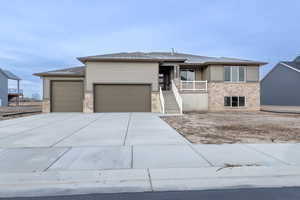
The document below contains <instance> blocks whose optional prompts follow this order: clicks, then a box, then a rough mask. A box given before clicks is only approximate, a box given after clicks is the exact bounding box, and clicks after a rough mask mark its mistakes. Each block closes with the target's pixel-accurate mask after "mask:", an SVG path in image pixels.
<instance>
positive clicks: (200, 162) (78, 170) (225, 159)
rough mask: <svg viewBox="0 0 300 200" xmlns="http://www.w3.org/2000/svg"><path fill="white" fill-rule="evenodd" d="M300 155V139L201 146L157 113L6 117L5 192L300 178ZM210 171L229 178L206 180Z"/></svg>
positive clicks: (2, 128)
mask: <svg viewBox="0 0 300 200" xmlns="http://www.w3.org/2000/svg"><path fill="white" fill-rule="evenodd" d="M298 155H300V144H234V145H229V144H227V145H193V144H191V143H190V142H188V141H187V140H186V139H185V138H183V137H182V136H181V135H180V134H179V133H178V132H176V131H175V130H174V129H173V128H171V127H170V126H169V125H168V124H166V123H165V122H164V121H163V120H161V119H160V118H159V116H158V115H157V114H152V113H93V114H83V113H51V114H41V115H34V116H30V117H24V118H18V119H12V120H6V121H0V186H1V187H0V188H2V189H0V196H1V195H2V196H6V195H8V196H10V195H12V194H16V187H12V185H14V186H15V185H20V186H21V187H20V188H19V189H20V191H21V192H20V193H19V194H24V187H29V189H33V188H34V189H36V190H38V191H42V190H41V188H40V187H42V186H43V187H45V188H46V189H49V188H48V187H50V186H49V184H50V185H51V184H52V186H51V188H52V187H53V184H54V185H55V188H56V187H58V186H57V183H58V182H59V184H61V185H60V187H61V188H60V189H62V190H61V192H64V191H66V189H68V190H70V191H71V189H74V191H76V192H79V191H80V190H79V188H78V187H79V186H78V184H79V183H87V182H88V183H89V184H88V185H84V187H88V188H90V187H92V188H94V189H95V188H97V192H101V191H103V192H130V191H154V190H155V191H166V190H178V189H199V188H203V187H204V186H205V187H204V188H206V189H208V188H213V187H212V185H213V186H215V185H216V184H217V185H218V186H224V184H225V185H226V186H233V185H235V184H241V183H243V184H245V185H247V184H253V179H251V181H252V182H251V181H250V182H249V180H250V179H249V180H248V179H243V180H246V182H245V181H244V182H237V179H235V181H234V182H231V181H229V182H228V180H226V179H224V177H225V178H228V177H230V176H233V177H242V178H244V177H245V176H254V177H259V176H261V175H262V174H263V173H266V174H268V175H269V176H271V175H274V176H276V177H278V176H283V175H286V172H288V173H289V174H288V176H295V175H298V174H299V176H300V170H299V165H300V158H299V156H298ZM228 165H230V166H237V167H238V168H237V169H234V170H233V171H228V169H226V168H225V169H223V167H225V166H228ZM241 166H243V167H246V168H243V167H242V168H241ZM261 167H262V168H261ZM266 167H267V168H266ZM268 167H270V168H268ZM290 167H292V168H290ZM230 169H231V168H230ZM251 170H254V171H251ZM209 176H211V177H213V178H215V179H218V178H219V176H224V177H223V179H222V181H223V182H222V181H220V180H216V181H213V183H212V182H210V181H206V182H205V184H204V183H203V181H201V180H203V178H207V177H209ZM211 180H212V179H211ZM225 180H226V181H225ZM298 180H300V179H297V181H298ZM199 181H200V182H199ZM224 181H225V182H224ZM247 181H248V182H247ZM62 182H63V183H62ZM66 182H67V183H68V184H66ZM41 183H43V184H42V185H40V184H41ZM46 183H47V184H46ZM70 183H72V184H71V185H70ZM73 183H74V184H75V185H73ZM266 183H268V184H269V183H274V181H267V182H266ZM278 183H279V182H278ZM289 183H294V182H289ZM297 183H298V182H297ZM207 184H208V185H209V186H210V187H209V186H208V185H207ZM260 184H261V183H260ZM191 185H192V186H191ZM299 185H300V183H299ZM264 186H265V185H264ZM45 188H43V189H45ZM80 188H81V186H80ZM99 188H102V189H103V188H104V189H103V190H101V191H99ZM116 188H117V189H116ZM27 189H28V188H27ZM52 189H53V188H52ZM56 189H57V188H56ZM43 191H45V190H43ZM93 191H94V190H93ZM52 192H54V191H52ZM85 192H86V191H85ZM54 193H57V190H55V192H54ZM30 194H31V195H32V193H30ZM46 194H50V193H49V191H48V193H46ZM62 194H64V193H62Z"/></svg>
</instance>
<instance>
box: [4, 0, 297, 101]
mask: <svg viewBox="0 0 300 200" xmlns="http://www.w3.org/2000/svg"><path fill="white" fill-rule="evenodd" d="M0 3H1V4H0V6H1V12H0V27H1V31H0V67H1V68H5V69H8V70H11V71H12V72H14V73H15V74H17V75H19V76H20V77H22V78H23V79H24V80H23V81H22V87H23V89H24V92H25V94H26V95H27V96H31V94H32V93H37V92H40V91H41V81H40V79H39V78H38V77H34V76H32V74H33V73H35V72H42V71H47V70H52V69H59V68H64V67H70V66H77V65H80V62H79V61H77V60H76V57H79V56H86V55H95V54H103V53H113V52H121V51H122V52H124V51H170V49H171V48H175V49H176V51H179V52H186V53H193V54H199V55H205V56H228V57H237V58H245V59H254V60H259V61H265V62H268V63H270V64H269V65H267V66H265V67H263V68H262V69H261V77H262V76H263V75H264V74H265V73H266V72H267V71H268V70H270V69H271V68H272V67H273V66H274V65H275V64H276V63H277V62H278V61H280V60H291V59H293V58H294V57H295V56H297V55H299V54H300V37H299V33H300V26H299V19H300V12H299V8H300V1H298V0H286V1H274V0H272V1H271V0H264V1H262V0H243V1H240V0H226V1H223V0H191V1H189V0H184V1H175V0H173V1H171V0H164V1H161V0H151V1H143V0H136V1H134V0H123V1H122V0H120V1H114V0H110V1H100V0H85V1H84V0H81V1H79V0H78V1H71V0H70V1H68V0H59V1H58V0H57V1H55V0H49V1H46V0H43V1H41V0H36V1H35V0H26V1H21V0H16V1H14V0H10V1H4V0H3V1H2V0H1V2H0Z"/></svg>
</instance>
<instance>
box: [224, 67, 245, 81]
mask: <svg viewBox="0 0 300 200" xmlns="http://www.w3.org/2000/svg"><path fill="white" fill-rule="evenodd" d="M245 71H246V68H245V67H244V66H225V67H224V81H226V82H244V81H245Z"/></svg>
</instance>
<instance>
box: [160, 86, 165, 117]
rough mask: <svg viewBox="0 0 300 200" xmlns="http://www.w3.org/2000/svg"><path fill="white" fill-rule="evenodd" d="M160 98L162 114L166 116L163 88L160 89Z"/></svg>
mask: <svg viewBox="0 0 300 200" xmlns="http://www.w3.org/2000/svg"><path fill="white" fill-rule="evenodd" d="M159 98H160V104H161V110H162V113H163V114H165V99H164V95H163V93H162V89H161V87H159Z"/></svg>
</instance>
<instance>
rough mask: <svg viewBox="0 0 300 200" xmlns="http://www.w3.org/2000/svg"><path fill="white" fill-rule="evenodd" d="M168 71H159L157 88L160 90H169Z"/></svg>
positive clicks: (169, 79) (169, 78)
mask: <svg viewBox="0 0 300 200" xmlns="http://www.w3.org/2000/svg"><path fill="white" fill-rule="evenodd" d="M170 82H171V77H170V70H160V71H159V86H160V87H161V88H162V90H170Z"/></svg>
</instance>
